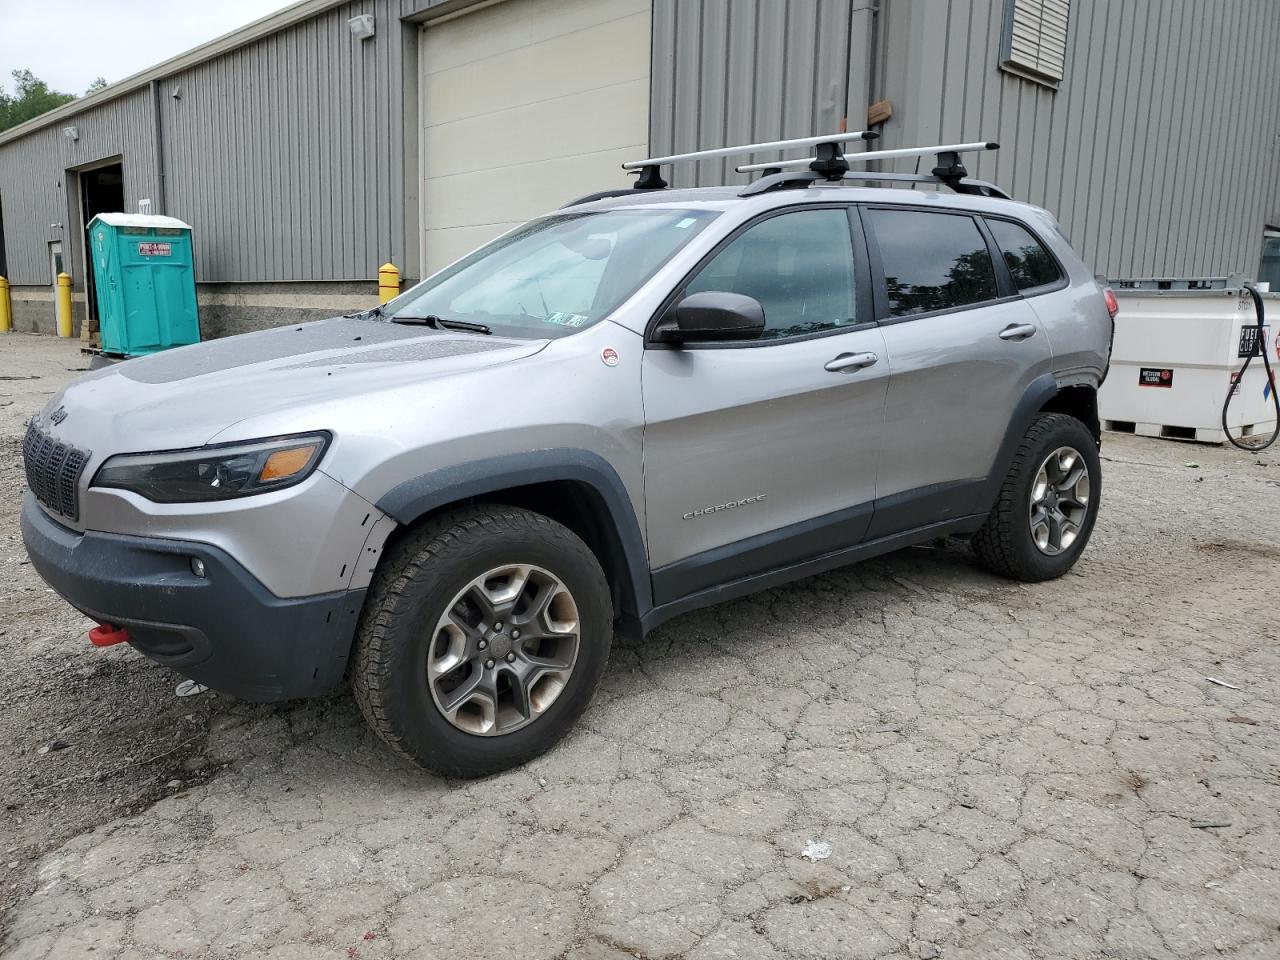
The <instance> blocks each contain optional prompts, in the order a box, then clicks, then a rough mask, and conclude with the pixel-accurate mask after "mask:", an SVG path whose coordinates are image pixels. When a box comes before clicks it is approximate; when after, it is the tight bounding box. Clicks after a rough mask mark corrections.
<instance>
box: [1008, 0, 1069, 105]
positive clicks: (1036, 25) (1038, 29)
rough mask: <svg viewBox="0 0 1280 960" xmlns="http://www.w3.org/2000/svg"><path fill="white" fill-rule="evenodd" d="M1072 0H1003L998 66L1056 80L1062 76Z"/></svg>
mask: <svg viewBox="0 0 1280 960" xmlns="http://www.w3.org/2000/svg"><path fill="white" fill-rule="evenodd" d="M1070 16H1071V0H1005V22H1004V43H1003V51H1002V55H1001V66H1004V67H1007V68H1009V69H1011V70H1013V71H1015V72H1017V73H1022V74H1027V75H1029V76H1030V77H1031V78H1032V79H1036V80H1044V81H1049V82H1051V83H1053V84H1054V85H1056V84H1057V82H1058V81H1059V80H1061V79H1062V78H1063V76H1065V68H1066V59H1067V23H1068V21H1069V19H1070Z"/></svg>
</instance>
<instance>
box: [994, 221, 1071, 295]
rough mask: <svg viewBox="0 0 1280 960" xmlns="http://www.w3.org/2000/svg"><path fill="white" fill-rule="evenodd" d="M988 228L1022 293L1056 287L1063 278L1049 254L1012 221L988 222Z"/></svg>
mask: <svg viewBox="0 0 1280 960" xmlns="http://www.w3.org/2000/svg"><path fill="white" fill-rule="evenodd" d="M987 226H989V227H990V228H991V234H992V236H994V237H995V238H996V246H998V247H999V248H1000V252H1001V253H1002V254H1004V262H1005V263H1007V264H1008V265H1009V272H1010V273H1012V274H1013V282H1014V284H1015V285H1016V286H1017V288H1018V289H1019V290H1029V289H1031V288H1032V287H1042V286H1044V285H1045V284H1046V283H1056V282H1057V281H1058V278H1059V277H1060V276H1061V274H1060V273H1059V272H1058V265H1057V263H1055V262H1054V259H1053V257H1052V256H1050V254H1049V251H1048V250H1046V249H1045V248H1044V247H1043V246H1042V245H1041V244H1040V241H1039V240H1037V239H1036V238H1035V237H1033V236H1032V235H1031V232H1030V231H1029V230H1027V229H1026V228H1025V227H1020V226H1018V225H1017V224H1016V223H1010V222H1009V221H1008V220H988V221H987Z"/></svg>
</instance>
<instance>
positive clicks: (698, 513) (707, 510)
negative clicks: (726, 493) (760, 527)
mask: <svg viewBox="0 0 1280 960" xmlns="http://www.w3.org/2000/svg"><path fill="white" fill-rule="evenodd" d="M767 496H769V495H768V494H767V493H758V494H756V495H755V496H754V497H743V498H742V499H741V500H730V501H729V502H728V503H717V504H716V505H715V506H714V507H701V508H699V509H697V510H691V511H689V512H688V513H686V514H685V515H684V519H686V520H692V519H693V518H694V517H705V516H707V515H708V514H712V513H719V512H720V511H721V510H733V509H735V508H737V507H745V506H747V505H748V504H752V503H760V502H761V501H762V500H764V499H765V498H766V497H767Z"/></svg>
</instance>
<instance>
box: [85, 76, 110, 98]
mask: <svg viewBox="0 0 1280 960" xmlns="http://www.w3.org/2000/svg"><path fill="white" fill-rule="evenodd" d="M106 85H107V79H106V77H95V78H94V81H93V83H91V84H89V89H88V90H86V91H85V92H84V95H85V96H86V97H87V96H89V94H91V93H97V92H98V91H99V90H101V89H102V88H103V87H105V86H106Z"/></svg>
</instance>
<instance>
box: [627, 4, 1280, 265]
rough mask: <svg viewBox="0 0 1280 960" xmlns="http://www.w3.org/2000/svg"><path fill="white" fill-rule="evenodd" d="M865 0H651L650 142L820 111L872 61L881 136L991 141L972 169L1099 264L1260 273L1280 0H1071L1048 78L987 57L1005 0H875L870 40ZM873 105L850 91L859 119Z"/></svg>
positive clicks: (783, 126)
mask: <svg viewBox="0 0 1280 960" xmlns="http://www.w3.org/2000/svg"><path fill="white" fill-rule="evenodd" d="M869 6H870V4H869V3H867V2H865V0H853V2H852V3H839V2H830V0H778V2H776V3H766V2H764V0H760V2H752V0H746V2H742V3H739V2H733V3H731V4H730V3H727V2H725V0H678V2H677V0H657V2H655V4H654V11H655V15H654V31H655V33H654V43H653V51H654V70H653V76H654V97H653V107H652V112H653V117H652V124H653V136H652V143H653V148H654V150H655V151H656V152H666V149H667V148H669V147H674V148H675V149H678V150H693V149H698V148H701V147H712V146H721V145H723V144H725V143H733V142H744V141H750V140H766V139H771V138H772V137H774V136H775V135H779V134H780V135H785V136H804V135H807V134H810V133H814V132H823V131H825V130H828V129H831V128H832V122H831V118H832V117H835V118H838V117H840V116H842V115H844V114H845V113H846V108H845V106H844V104H840V105H839V106H837V107H836V108H835V109H834V110H831V109H829V108H827V107H826V100H825V98H824V93H825V91H827V90H829V89H830V88H831V86H832V85H833V84H834V83H836V82H838V81H839V80H840V77H841V70H842V69H843V68H844V67H845V66H848V67H849V70H850V76H849V78H848V87H849V89H850V90H851V91H854V90H858V89H859V84H858V83H857V74H858V73H859V72H864V73H865V74H866V75H868V76H869V82H868V83H867V84H865V86H863V87H862V89H867V90H868V91H869V96H868V97H867V98H866V99H870V100H876V99H880V98H887V99H888V100H890V101H891V102H892V104H893V110H894V114H893V118H892V119H891V120H890V121H889V122H888V123H887V124H886V125H885V126H884V127H883V128H882V133H883V139H882V140H880V141H878V142H877V144H876V146H877V147H884V148H888V147H893V146H905V145H913V144H917V143H923V144H927V143H937V142H948V141H951V142H954V141H956V140H976V139H981V138H990V139H994V140H997V141H999V142H1000V143H1001V144H1002V145H1003V147H1002V149H1001V150H1000V151H999V152H998V153H997V154H994V155H990V156H986V157H983V158H982V159H981V160H979V161H978V162H977V163H976V164H971V166H970V169H971V170H972V172H973V173H974V174H975V175H976V176H981V177H984V178H987V179H991V180H994V181H995V182H997V183H999V184H1000V185H1001V186H1002V187H1004V188H1005V189H1006V190H1009V191H1010V192H1011V193H1012V194H1013V195H1014V196H1015V197H1016V198H1017V199H1020V200H1027V201H1030V202H1032V203H1036V204H1039V205H1041V206H1044V207H1047V208H1048V209H1049V210H1051V211H1052V212H1053V213H1054V214H1055V215H1056V216H1057V217H1058V218H1059V220H1060V221H1061V222H1062V225H1063V228H1064V229H1065V230H1066V231H1067V233H1068V235H1069V236H1070V237H1071V239H1072V243H1073V245H1074V246H1075V247H1076V249H1077V250H1078V251H1080V252H1081V254H1082V255H1083V256H1084V258H1085V259H1086V261H1087V262H1089V263H1090V264H1091V265H1092V266H1093V268H1094V269H1095V270H1097V271H1098V272H1099V273H1105V274H1107V275H1108V276H1113V277H1116V276H1137V275H1155V274H1159V275H1171V274H1172V275H1184V276H1186V275H1216V274H1225V273H1230V272H1233V271H1243V272H1245V273H1249V274H1253V273H1255V272H1256V270H1257V268H1258V259H1259V254H1260V251H1261V245H1262V230H1263V226H1264V223H1267V222H1269V223H1271V224H1272V225H1280V157H1278V153H1280V147H1278V144H1280V141H1278V140H1277V137H1278V136H1280V96H1277V94H1278V93H1280V84H1278V83H1277V80H1276V69H1277V66H1278V65H1280V4H1277V3H1275V2H1273V0H1215V2H1214V3H1212V4H1209V3H1204V2H1201V0H1073V2H1072V4H1071V24H1070V29H1069V31H1068V46H1067V66H1066V77H1065V79H1064V80H1063V82H1062V84H1061V86H1060V88H1059V89H1058V90H1057V91H1056V92H1055V91H1053V90H1050V89H1049V88H1047V87H1045V86H1042V85H1039V84H1036V83H1034V82H1032V81H1029V80H1024V79H1021V78H1019V77H1016V76H1012V75H1010V74H1007V73H1004V72H1002V71H1001V70H1000V69H999V67H998V64H999V55H1000V31H1001V24H1002V18H1003V13H1004V0H880V2H879V4H878V11H877V12H876V13H875V15H874V35H875V41H874V45H873V50H872V52H871V54H870V55H868V54H867V53H866V52H865V48H864V47H862V46H860V45H859V44H858V42H857V36H858V30H857V22H858V17H859V11H861V10H866V9H867V8H868V7H869ZM752 18H754V20H755V22H756V23H757V24H759V27H758V29H756V31H755V33H754V34H752V33H751V31H750V30H748V29H747V28H746V26H745V25H744V21H745V22H747V23H749V22H751V20H752ZM762 18H763V22H762ZM851 24H852V25H853V29H852V31H851ZM851 32H852V35H853V37H854V40H853V41H852V42H850V41H849V39H848V38H849V37H850V35H851ZM797 38H802V39H803V42H801V43H796V42H795V40H796V39H797ZM833 51H834V52H833ZM838 58H847V59H846V61H845V62H844V63H837V62H834V61H835V60H837V59H838ZM779 95H781V100H779V99H778V96H779ZM866 106H867V104H866V103H857V102H850V103H849V104H848V106H847V115H848V117H849V124H850V126H851V127H854V128H856V127H857V126H858V125H860V121H861V120H863V119H865V114H864V111H865V108H866ZM810 107H812V112H809V109H808V108H810ZM895 169H899V170H903V171H906V172H910V171H912V170H914V169H915V164H914V161H899V163H898V165H897V167H895ZM681 173H682V174H683V177H682V178H680V179H679V182H683V183H691V182H696V183H709V182H725V181H724V179H723V168H722V167H717V166H713V165H710V164H704V165H699V168H698V170H697V171H696V173H695V172H694V171H693V170H692V169H685V170H683V171H681Z"/></svg>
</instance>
